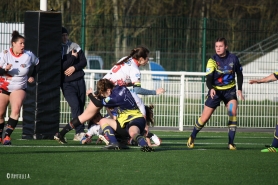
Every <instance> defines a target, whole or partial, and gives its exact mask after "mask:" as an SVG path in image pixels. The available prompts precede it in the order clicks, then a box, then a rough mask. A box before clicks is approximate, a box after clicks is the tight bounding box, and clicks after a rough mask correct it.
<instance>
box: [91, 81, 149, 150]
mask: <svg viewBox="0 0 278 185" xmlns="http://www.w3.org/2000/svg"><path fill="white" fill-rule="evenodd" d="M95 95H96V96H102V97H104V98H103V99H101V100H99V99H96V98H95V96H93V94H92V93H91V94H89V98H90V99H91V101H92V102H93V103H94V104H95V106H97V107H102V106H105V107H113V108H114V111H115V110H116V111H117V117H116V120H114V119H111V118H102V119H101V120H100V121H99V125H100V126H101V128H102V130H103V133H104V134H105V136H106V137H107V138H108V141H109V145H106V146H105V147H104V148H105V149H119V144H118V141H117V139H116V137H115V131H116V132H117V133H118V134H120V135H121V136H124V137H129V136H130V137H131V138H133V139H134V140H135V141H137V142H138V144H139V145H140V146H141V151H143V152H152V151H154V150H153V148H151V147H149V146H148V144H147V142H146V140H145V138H144V137H143V133H144V131H145V126H146V120H145V118H144V116H143V114H142V113H141V111H140V109H139V108H138V106H137V103H136V101H135V99H134V98H133V96H134V95H132V94H131V92H130V91H129V90H128V89H127V87H125V86H118V85H116V86H115V85H114V83H113V82H112V81H110V80H108V79H101V80H99V81H98V83H97V94H95Z"/></svg>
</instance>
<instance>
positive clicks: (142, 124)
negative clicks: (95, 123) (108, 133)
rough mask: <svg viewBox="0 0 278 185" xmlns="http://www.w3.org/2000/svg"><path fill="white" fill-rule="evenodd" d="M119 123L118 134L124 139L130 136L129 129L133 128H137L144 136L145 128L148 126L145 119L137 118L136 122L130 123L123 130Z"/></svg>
mask: <svg viewBox="0 0 278 185" xmlns="http://www.w3.org/2000/svg"><path fill="white" fill-rule="evenodd" d="M116 122H117V129H116V132H117V133H118V134H119V135H121V136H122V137H126V136H129V134H128V129H129V128H130V127H131V126H137V127H138V128H139V129H140V134H141V135H143V134H144V130H145V126H146V120H145V118H144V117H140V118H135V119H134V120H132V121H130V122H129V123H128V124H126V126H125V128H121V125H120V123H119V122H118V121H116Z"/></svg>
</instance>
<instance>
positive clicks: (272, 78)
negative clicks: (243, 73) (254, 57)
mask: <svg viewBox="0 0 278 185" xmlns="http://www.w3.org/2000/svg"><path fill="white" fill-rule="evenodd" d="M276 80H277V78H276V77H275V75H274V73H272V74H271V75H269V76H267V77H264V78H262V79H251V80H249V84H260V83H269V82H273V81H276Z"/></svg>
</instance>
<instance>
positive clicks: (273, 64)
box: [243, 48, 278, 101]
mask: <svg viewBox="0 0 278 185" xmlns="http://www.w3.org/2000/svg"><path fill="white" fill-rule="evenodd" d="M275 71H278V48H277V49H275V50H273V51H271V52H269V53H267V54H265V55H263V56H261V57H260V58H257V59H256V60H254V61H253V62H250V63H249V64H247V65H244V66H243V75H244V74H248V73H252V74H258V76H257V78H258V79H259V78H262V77H263V76H268V75H270V74H271V73H273V72H275ZM252 78H254V77H252ZM249 79H251V78H250V77H246V76H244V82H245V83H244V86H243V91H244V93H245V95H246V98H247V99H248V100H270V101H278V82H277V81H276V82H271V83H264V84H256V85H250V84H249V83H248V82H249ZM264 93H266V94H267V96H259V97H258V94H264ZM255 97H256V99H255Z"/></svg>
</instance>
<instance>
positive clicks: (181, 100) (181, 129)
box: [179, 74, 184, 131]
mask: <svg viewBox="0 0 278 185" xmlns="http://www.w3.org/2000/svg"><path fill="white" fill-rule="evenodd" d="M180 87H181V88H180V113H179V117H180V120H179V130H180V131H183V107H184V106H183V101H184V74H181V86H180Z"/></svg>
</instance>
